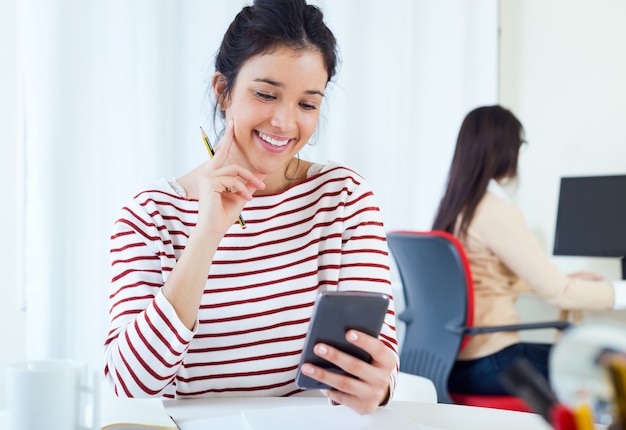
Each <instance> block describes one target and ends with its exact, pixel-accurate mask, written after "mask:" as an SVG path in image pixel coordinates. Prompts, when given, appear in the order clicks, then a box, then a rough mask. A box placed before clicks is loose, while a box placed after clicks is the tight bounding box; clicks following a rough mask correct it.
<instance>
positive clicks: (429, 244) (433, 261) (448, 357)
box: [387, 231, 570, 412]
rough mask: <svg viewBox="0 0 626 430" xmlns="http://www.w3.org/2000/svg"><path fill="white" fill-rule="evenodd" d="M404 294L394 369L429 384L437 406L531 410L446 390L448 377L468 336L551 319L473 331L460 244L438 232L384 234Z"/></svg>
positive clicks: (506, 399)
mask: <svg viewBox="0 0 626 430" xmlns="http://www.w3.org/2000/svg"><path fill="white" fill-rule="evenodd" d="M387 242H388V244H389V249H390V250H391V253H392V255H393V257H394V260H395V262H396V266H397V268H398V272H399V274H400V279H401V281H402V288H403V292H404V300H405V309H404V311H403V312H402V313H401V314H400V315H399V316H398V318H399V319H400V320H401V321H403V322H404V323H405V324H406V329H405V336H404V341H403V343H402V345H401V348H400V370H401V371H402V372H406V373H412V374H415V375H419V376H424V377H426V378H428V379H430V380H431V381H433V383H434V384H435V387H436V388H437V397H438V401H439V402H440V403H456V404H463V405H471V406H483V407H490V408H496V409H509V410H515V411H527V412H529V411H531V408H530V407H529V406H528V405H527V404H526V403H525V402H524V401H523V400H522V399H520V398H517V397H514V396H488V395H470V394H458V393H450V392H448V376H449V375H450V371H451V369H452V366H453V365H454V362H455V360H456V356H457V353H458V352H459V350H460V349H462V348H463V347H464V346H465V344H466V343H467V340H468V339H469V336H473V335H476V334H481V333H493V332H498V331H519V330H529V329H531V330H532V329H545V328H554V329H558V330H564V329H565V328H567V327H568V326H569V325H570V323H568V322H567V321H552V322H542V323H530V324H516V325H507V326H494V327H473V315H474V286H473V282H472V276H471V273H470V267H469V263H468V261H467V257H466V256H465V251H464V250H463V247H462V245H461V243H460V242H459V241H458V240H457V239H456V238H455V237H454V236H452V235H451V234H448V233H446V232H442V231H393V232H389V233H388V234H387Z"/></svg>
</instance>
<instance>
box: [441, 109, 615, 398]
mask: <svg viewBox="0 0 626 430" xmlns="http://www.w3.org/2000/svg"><path fill="white" fill-rule="evenodd" d="M524 144H525V141H524V129H523V127H522V124H521V122H520V121H519V120H518V119H517V118H516V117H515V115H513V113H512V112H511V111H509V110H508V109H505V108H503V107H502V106H497V105H496V106H484V107H479V108H477V109H474V110H472V111H471V112H469V113H468V114H467V116H466V117H465V119H464V120H463V123H462V125H461V129H460V131H459V135H458V139H457V143H456V149H455V152H454V156H453V159H452V164H451V167H450V172H449V176H448V184H447V188H446V191H445V193H444V196H443V198H442V200H441V203H440V206H439V210H438V212H437V215H436V216H435V221H434V223H433V229H435V230H443V231H447V232H449V233H452V234H453V235H455V236H456V237H457V238H458V239H459V240H460V242H461V243H462V244H463V247H464V249H465V251H466V253H467V257H468V259H469V262H470V267H471V272H472V278H473V281H474V294H475V297H474V324H475V325H476V326H489V325H504V324H515V323H519V322H520V315H519V314H518V312H517V310H516V308H515V301H516V299H517V296H518V295H519V293H521V292H523V291H533V292H535V293H536V294H537V295H538V296H539V297H541V298H542V299H544V300H545V301H547V302H549V303H551V304H553V305H555V306H557V307H559V308H564V309H588V310H600V309H621V308H624V307H626V283H625V282H624V281H616V282H613V283H608V282H603V281H601V280H600V279H601V277H599V276H598V275H597V274H594V273H588V272H579V273H574V274H570V275H566V274H564V273H562V272H561V271H560V270H559V269H558V268H557V266H556V265H555V264H554V263H553V262H552V261H551V260H550V258H549V257H548V255H546V253H545V252H544V251H543V250H542V248H541V246H540V245H539V243H538V242H537V240H536V239H535V237H534V236H533V233H532V232H531V231H530V229H529V228H528V226H527V225H526V223H525V222H524V217H523V215H522V213H521V211H520V210H519V209H518V208H517V207H516V206H515V205H514V204H513V203H512V202H511V201H510V200H509V199H508V197H507V196H506V194H505V193H504V192H503V190H502V189H501V188H500V186H499V184H502V183H506V182H508V181H512V180H514V179H516V178H517V165H518V156H519V152H520V148H521V147H522V146H523V145H524ZM550 349H551V344H541V343H527V342H521V340H520V336H519V333H518V332H497V333H493V334H484V335H478V336H472V337H471V339H470V341H469V342H468V344H467V345H466V346H465V348H463V350H462V351H461V352H460V353H459V355H458V357H457V361H456V364H455V366H454V367H453V369H452V373H451V375H450V378H449V384H448V388H449V389H450V391H451V392H456V393H471V394H493V395H500V394H508V391H507V390H506V389H505V388H504V387H502V386H501V384H500V382H499V380H498V374H499V373H500V372H501V371H502V370H504V369H506V368H507V367H508V366H510V365H511V364H512V363H513V362H514V361H515V360H516V359H517V358H518V357H520V356H524V357H526V358H527V359H529V360H530V361H531V363H532V364H533V365H534V366H535V367H536V368H537V370H539V371H540V372H541V373H542V374H543V375H544V376H545V377H546V378H549V374H548V357H549V353H550Z"/></svg>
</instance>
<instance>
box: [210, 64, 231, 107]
mask: <svg viewBox="0 0 626 430" xmlns="http://www.w3.org/2000/svg"><path fill="white" fill-rule="evenodd" d="M211 86H212V87H213V95H214V96H215V100H216V101H217V104H218V105H219V106H220V109H221V110H224V109H226V102H227V100H226V99H227V96H226V76H224V75H223V74H221V73H219V72H217V73H216V74H215V75H213V81H212V83H211Z"/></svg>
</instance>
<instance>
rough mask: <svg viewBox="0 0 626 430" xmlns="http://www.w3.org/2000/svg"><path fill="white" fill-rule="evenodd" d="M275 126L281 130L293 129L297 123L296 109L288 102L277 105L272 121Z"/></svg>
mask: <svg viewBox="0 0 626 430" xmlns="http://www.w3.org/2000/svg"><path fill="white" fill-rule="evenodd" d="M270 123H271V124H272V126H273V127H276V128H279V129H281V130H292V129H294V128H295V124H296V112H295V109H294V108H293V107H292V106H290V105H289V104H287V103H281V104H280V105H277V106H276V109H274V113H273V115H272V119H271V121H270Z"/></svg>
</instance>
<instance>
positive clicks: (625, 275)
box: [622, 257, 626, 280]
mask: <svg viewBox="0 0 626 430" xmlns="http://www.w3.org/2000/svg"><path fill="white" fill-rule="evenodd" d="M622 279H624V280H626V257H622Z"/></svg>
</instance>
